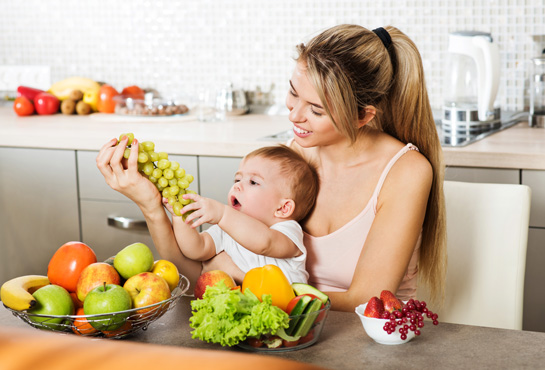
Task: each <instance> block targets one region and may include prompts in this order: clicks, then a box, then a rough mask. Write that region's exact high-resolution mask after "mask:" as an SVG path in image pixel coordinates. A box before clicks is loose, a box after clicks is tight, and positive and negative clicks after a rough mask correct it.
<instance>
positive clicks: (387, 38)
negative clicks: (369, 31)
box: [373, 27, 392, 49]
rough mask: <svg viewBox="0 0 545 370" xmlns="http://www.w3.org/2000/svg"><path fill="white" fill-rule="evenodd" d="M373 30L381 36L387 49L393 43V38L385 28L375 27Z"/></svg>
mask: <svg viewBox="0 0 545 370" xmlns="http://www.w3.org/2000/svg"><path fill="white" fill-rule="evenodd" d="M373 32H374V33H375V34H376V35H377V36H378V37H379V38H380V41H382V43H383V44H384V47H385V48H386V49H388V48H389V47H390V45H392V38H391V37H390V34H389V33H388V31H386V30H385V29H384V28H382V27H379V28H375V29H374V30H373Z"/></svg>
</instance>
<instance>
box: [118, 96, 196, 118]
mask: <svg viewBox="0 0 545 370" xmlns="http://www.w3.org/2000/svg"><path fill="white" fill-rule="evenodd" d="M113 100H114V102H115V113H116V114H121V115H130V116H153V117H159V116H161V117H162V116H174V115H182V114H186V113H188V112H189V108H188V107H187V105H185V104H181V103H178V102H177V101H175V100H173V99H161V98H154V99H148V100H144V99H134V98H130V97H124V96H122V95H119V96H116V97H114V98H113Z"/></svg>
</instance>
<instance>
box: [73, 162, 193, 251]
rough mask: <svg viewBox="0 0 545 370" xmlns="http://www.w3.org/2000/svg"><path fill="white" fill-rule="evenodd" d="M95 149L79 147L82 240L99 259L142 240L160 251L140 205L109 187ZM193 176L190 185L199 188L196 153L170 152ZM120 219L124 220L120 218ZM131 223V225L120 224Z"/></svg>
mask: <svg viewBox="0 0 545 370" xmlns="http://www.w3.org/2000/svg"><path fill="white" fill-rule="evenodd" d="M97 154H98V152H94V151H78V152H77V163H78V179H79V193H80V203H81V230H82V241H83V242H84V243H87V244H88V245H89V246H91V247H92V248H93V249H94V250H95V252H96V253H97V257H98V259H99V260H104V259H106V258H108V257H110V256H112V255H115V253H117V252H118V251H119V250H121V249H122V248H124V247H125V246H127V245H129V244H132V243H136V242H141V243H144V244H146V245H147V246H149V247H150V249H151V250H152V252H153V254H154V256H155V258H156V259H158V258H159V254H158V253H157V250H156V249H155V246H154V245H153V241H152V239H151V236H150V234H149V232H148V230H147V227H146V224H145V220H144V217H143V216H142V213H141V212H140V209H139V208H138V207H137V206H136V205H135V204H134V203H133V202H132V201H131V200H130V199H128V198H126V197H125V196H124V195H122V194H120V193H118V192H116V191H114V190H112V189H111V188H110V187H109V186H108V184H106V182H105V180H104V177H103V176H102V174H101V173H100V171H99V170H98V168H97V166H96V156H97ZM169 159H170V160H174V161H177V162H179V163H180V166H181V167H182V168H184V169H185V170H186V172H187V173H190V174H192V175H194V177H195V180H194V181H193V183H191V185H190V186H189V188H190V189H193V190H195V191H198V190H199V176H198V165H197V157H196V156H181V155H170V156H169ZM121 221H123V222H121ZM127 224H130V228H124V227H123V226H122V225H127Z"/></svg>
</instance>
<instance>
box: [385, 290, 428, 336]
mask: <svg viewBox="0 0 545 370" xmlns="http://www.w3.org/2000/svg"><path fill="white" fill-rule="evenodd" d="M424 315H426V317H427V318H429V319H431V320H432V322H433V325H439V321H437V319H438V317H439V316H438V315H437V314H436V313H433V312H432V311H430V310H429V309H428V308H427V307H426V302H424V301H418V300H415V299H412V298H411V299H410V300H409V301H407V303H405V304H404V305H403V308H402V309H401V311H399V310H397V311H393V312H388V311H386V312H384V313H383V314H382V318H383V319H387V320H389V321H387V322H386V323H385V324H384V331H386V332H387V333H388V334H392V333H393V332H395V331H396V329H397V328H398V327H399V328H398V329H397V331H398V332H399V333H400V334H401V336H400V337H401V339H402V340H405V339H407V334H408V333H409V330H411V331H414V334H415V335H420V329H422V328H423V327H424Z"/></svg>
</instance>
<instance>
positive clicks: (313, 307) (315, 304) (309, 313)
mask: <svg viewBox="0 0 545 370" xmlns="http://www.w3.org/2000/svg"><path fill="white" fill-rule="evenodd" d="M321 307H322V301H321V300H320V299H316V298H313V299H312V301H311V302H310V303H309V304H308V305H307V308H306V309H305V312H304V315H305V317H303V318H301V320H300V321H299V322H298V323H297V326H296V328H295V330H294V331H293V333H291V336H293V337H297V336H301V337H304V336H305V335H307V334H308V332H309V331H310V329H311V328H312V324H314V321H315V320H316V318H317V317H318V311H320V308H321Z"/></svg>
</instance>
